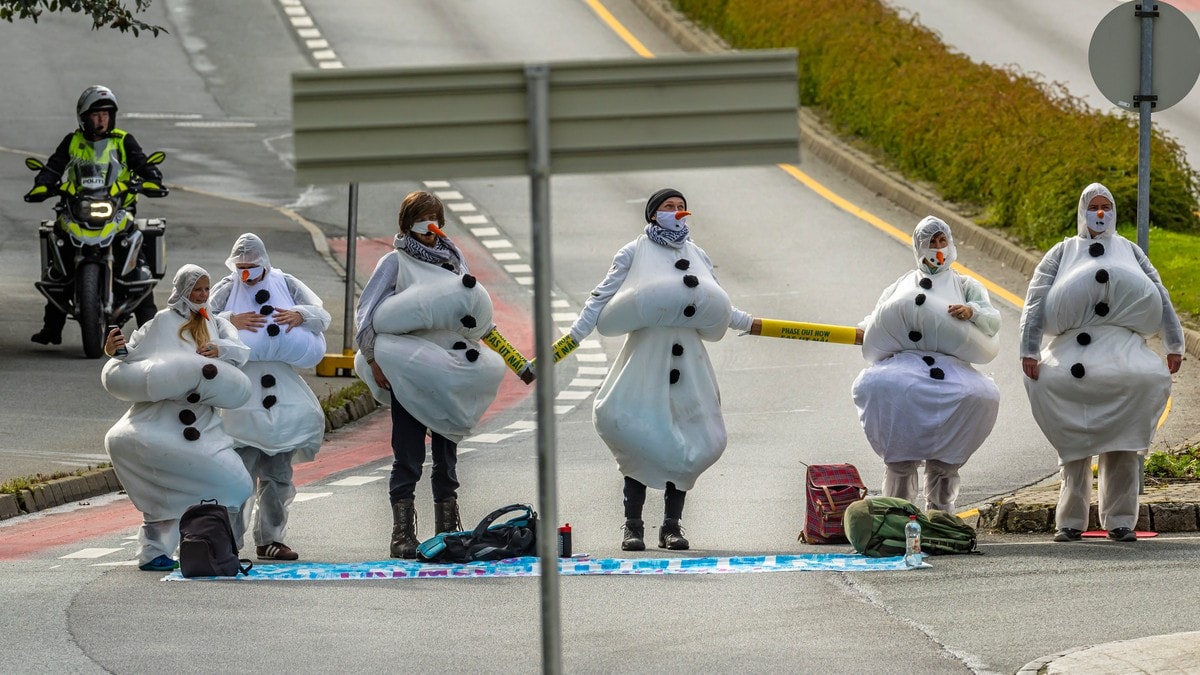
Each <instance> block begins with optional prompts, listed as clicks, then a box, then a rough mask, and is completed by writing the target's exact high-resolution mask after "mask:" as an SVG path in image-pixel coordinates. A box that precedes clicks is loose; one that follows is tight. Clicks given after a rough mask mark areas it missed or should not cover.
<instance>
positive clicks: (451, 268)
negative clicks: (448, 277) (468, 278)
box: [442, 262, 454, 272]
mask: <svg viewBox="0 0 1200 675" xmlns="http://www.w3.org/2000/svg"><path fill="white" fill-rule="evenodd" d="M442 269H444V270H449V271H451V272H453V271H454V265H451V264H450V263H448V262H444V263H442Z"/></svg>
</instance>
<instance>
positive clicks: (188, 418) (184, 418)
mask: <svg viewBox="0 0 1200 675" xmlns="http://www.w3.org/2000/svg"><path fill="white" fill-rule="evenodd" d="M179 422H180V424H182V425H183V426H185V427H188V426H191V425H193V424H195V423H196V413H194V412H192V411H191V410H180V411H179Z"/></svg>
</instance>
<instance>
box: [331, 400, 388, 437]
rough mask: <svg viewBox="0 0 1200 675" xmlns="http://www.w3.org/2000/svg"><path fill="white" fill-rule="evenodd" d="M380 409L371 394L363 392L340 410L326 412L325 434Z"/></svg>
mask: <svg viewBox="0 0 1200 675" xmlns="http://www.w3.org/2000/svg"><path fill="white" fill-rule="evenodd" d="M379 407H380V406H379V402H378V401H376V400H375V397H374V396H372V395H371V392H369V391H368V392H363V393H362V394H359V395H358V396H355V397H354V398H351V399H350V400H348V401H346V404H345V405H343V406H341V407H340V408H334V409H333V410H326V411H325V433H329V432H331V431H333V430H334V429H340V428H341V427H344V426H346V425H347V424H349V423H350V422H353V421H355V420H360V419H362V418H364V417H366V416H367V415H370V414H371V413H373V412H375V410H376V409H378V408H379Z"/></svg>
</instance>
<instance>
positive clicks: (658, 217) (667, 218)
mask: <svg viewBox="0 0 1200 675" xmlns="http://www.w3.org/2000/svg"><path fill="white" fill-rule="evenodd" d="M690 215H692V214H691V213H689V212H688V211H656V212H655V213H654V220H655V222H657V223H658V225H659V227H665V228H666V229H668V230H671V231H672V232H678V231H680V230H682V229H683V228H685V227H687V221H686V220H684V217H686V216H690Z"/></svg>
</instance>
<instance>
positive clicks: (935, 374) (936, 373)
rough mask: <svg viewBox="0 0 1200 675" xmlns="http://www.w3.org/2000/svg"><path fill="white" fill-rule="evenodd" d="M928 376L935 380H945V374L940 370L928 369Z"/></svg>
mask: <svg viewBox="0 0 1200 675" xmlns="http://www.w3.org/2000/svg"><path fill="white" fill-rule="evenodd" d="M929 376H930V377H932V378H933V379H935V380H944V379H946V372H945V371H944V370H942V369H941V368H930V369H929Z"/></svg>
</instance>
